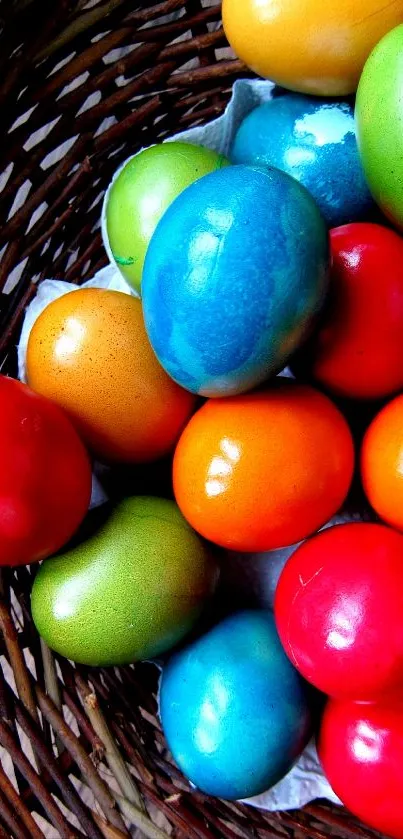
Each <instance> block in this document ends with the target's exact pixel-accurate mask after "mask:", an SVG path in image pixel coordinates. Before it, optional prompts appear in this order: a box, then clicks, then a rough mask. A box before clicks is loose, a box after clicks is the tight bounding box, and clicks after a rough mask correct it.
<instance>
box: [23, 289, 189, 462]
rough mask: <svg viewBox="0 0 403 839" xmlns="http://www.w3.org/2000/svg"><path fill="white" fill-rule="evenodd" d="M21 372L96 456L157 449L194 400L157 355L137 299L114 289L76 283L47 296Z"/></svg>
mask: <svg viewBox="0 0 403 839" xmlns="http://www.w3.org/2000/svg"><path fill="white" fill-rule="evenodd" d="M27 377H28V382H29V384H30V386H31V388H32V389H33V390H35V391H37V393H41V394H43V395H44V396H48V397H49V398H50V399H52V400H53V401H54V402H56V403H57V404H58V405H60V406H61V407H62V408H64V409H65V410H66V411H67V413H68V414H69V415H70V417H71V419H72V420H73V421H74V423H75V425H76V427H77V428H78V430H79V432H80V433H81V435H82V437H83V438H84V440H85V441H86V442H87V444H88V445H89V447H90V448H91V449H92V451H93V452H94V453H95V454H96V455H97V456H98V457H99V458H101V459H104V460H115V461H126V462H144V461H149V460H154V459H157V458H159V457H162V456H163V455H165V454H167V453H168V452H169V451H170V450H171V449H172V448H173V446H174V444H175V443H176V440H177V438H178V436H179V434H180V432H181V430H182V428H183V425H184V424H185V422H186V420H187V419H188V417H189V415H190V413H191V411H192V409H193V406H194V397H193V396H192V395H191V394H190V393H188V392H187V391H185V390H183V389H182V388H180V387H179V385H177V384H175V382H173V381H172V380H171V379H170V378H169V377H168V376H167V374H166V373H165V371H164V370H163V369H162V367H161V366H160V364H159V363H158V361H157V359H156V357H155V355H154V353H153V350H152V348H151V345H150V343H149V340H148V338H147V335H146V332H145V328H144V322H143V314H142V309H141V303H140V301H139V300H137V299H135V298H133V297H130V296H129V295H127V294H123V293H122V292H119V291H108V290H105V289H99V288H86V289H80V290H77V291H74V292H71V293H69V294H65V295H63V297H59V298H58V299H57V300H55V301H53V302H52V303H50V304H49V306H47V308H46V309H45V310H44V311H43V312H42V314H41V315H40V316H39V318H38V319H37V321H36V322H35V324H34V326H33V329H32V331H31V334H30V337H29V342H28V349H27Z"/></svg>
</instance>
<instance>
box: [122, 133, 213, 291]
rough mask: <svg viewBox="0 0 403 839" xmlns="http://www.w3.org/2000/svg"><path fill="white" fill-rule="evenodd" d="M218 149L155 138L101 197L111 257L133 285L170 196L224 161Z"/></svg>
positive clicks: (137, 288) (132, 159)
mask: <svg viewBox="0 0 403 839" xmlns="http://www.w3.org/2000/svg"><path fill="white" fill-rule="evenodd" d="M227 165H228V161H227V159H226V158H225V157H224V156H223V155H222V154H217V153H216V152H215V151H211V149H207V148H204V147H203V146H196V145H193V144H191V143H178V142H173V143H158V144H157V145H155V146H150V148H148V149H144V150H143V151H141V152H140V153H139V154H137V155H135V156H134V157H132V158H131V159H130V160H129V161H127V163H126V164H125V166H124V167H123V169H122V170H121V171H120V172H119V173H118V174H117V176H116V178H115V179H114V181H113V183H112V185H111V187H110V190H109V191H108V195H107V201H106V220H107V235H108V238H109V245H110V247H111V250H112V253H113V256H114V260H115V263H116V265H117V267H118V269H119V270H120V272H121V273H122V274H123V276H124V278H125V279H126V280H127V281H128V282H129V283H130V284H131V285H132V286H133V288H134V289H136V291H139V290H140V286H141V277H142V271H143V264H144V257H145V254H146V251H147V248H148V245H149V242H150V239H151V236H152V234H153V233H154V230H155V228H156V226H157V224H158V222H159V220H160V218H161V216H162V215H163V213H164V212H165V210H166V209H167V207H169V205H170V204H171V203H172V201H173V200H174V198H176V196H177V195H179V194H180V192H182V190H183V189H185V187H187V186H189V184H191V183H193V182H194V181H196V180H197V179H198V178H201V177H203V175H206V174H207V173H208V172H213V171H214V170H215V169H220V168H221V166H227Z"/></svg>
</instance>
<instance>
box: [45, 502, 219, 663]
mask: <svg viewBox="0 0 403 839" xmlns="http://www.w3.org/2000/svg"><path fill="white" fill-rule="evenodd" d="M217 579H218V567H217V564H216V562H215V560H214V559H213V557H212V555H211V553H210V551H209V549H208V548H207V546H206V544H205V543H204V542H203V541H202V540H201V539H200V538H199V537H198V536H197V535H196V533H195V532H194V531H193V530H192V529H191V527H190V526H189V525H188V524H187V522H186V521H185V519H184V518H183V516H182V515H181V513H180V511H179V509H178V507H177V506H176V504H174V502H173V501H168V500H165V499H160V498H147V497H138V498H129V499H126V500H125V501H123V502H121V503H120V504H119V506H118V507H116V509H115V510H114V512H113V513H112V514H111V516H110V517H109V518H108V519H107V521H106V523H105V524H104V525H103V527H102V528H101V529H100V530H99V531H98V532H97V533H96V534H95V536H93V537H91V538H90V539H89V540H88V541H86V542H84V543H83V544H81V545H79V546H78V547H75V548H74V549H72V550H70V551H68V552H67V553H65V554H63V555H61V556H57V557H55V558H53V559H49V560H46V561H45V562H44V563H43V564H42V566H41V568H40V569H39V572H38V574H37V577H36V579H35V582H34V586H33V590H32V598H31V607H32V616H33V619H34V623H35V626H36V628H37V630H38V632H39V633H40V635H41V636H42V638H44V640H45V641H46V643H47V644H48V646H49V647H51V649H53V650H55V651H56V652H58V653H60V654H61V655H63V656H65V657H66V658H69V659H71V660H73V661H76V662H79V663H81V664H89V665H97V666H108V665H121V664H128V663H130V662H134V661H139V660H143V659H149V658H153V657H155V656H158V655H160V654H161V653H164V652H165V651H166V650H168V649H170V648H171V647H172V646H174V645H175V644H177V643H178V642H179V641H180V640H181V639H182V638H183V637H184V636H185V635H186V634H187V633H188V632H189V630H190V629H191V628H192V627H193V625H194V623H195V622H196V620H197V619H198V618H199V616H200V614H201V612H202V610H203V607H204V605H205V602H206V599H207V598H208V597H209V596H210V595H211V594H212V592H213V591H214V588H215V584H216V582H217Z"/></svg>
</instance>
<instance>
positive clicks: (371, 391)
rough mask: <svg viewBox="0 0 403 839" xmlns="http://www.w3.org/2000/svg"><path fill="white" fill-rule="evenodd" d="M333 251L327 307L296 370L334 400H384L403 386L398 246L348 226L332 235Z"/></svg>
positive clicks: (365, 227) (376, 232)
mask: <svg viewBox="0 0 403 839" xmlns="http://www.w3.org/2000/svg"><path fill="white" fill-rule="evenodd" d="M330 248H331V254H332V269H331V274H330V293H329V297H328V301H327V305H326V307H325V310H324V311H323V313H322V317H321V319H320V322H319V324H318V329H317V330H316V331H315V334H314V335H313V336H312V340H310V341H308V343H307V344H306V345H305V346H304V347H303V348H302V350H301V352H299V353H298V354H297V356H296V357H295V359H293V363H292V368H293V371H294V373H295V374H296V375H297V376H298V375H299V374H300V373H302V374H303V375H304V376H305V375H306V374H308V376H312V378H313V379H315V380H316V381H317V382H319V383H320V384H321V385H323V386H324V387H326V388H327V389H328V390H329V391H331V392H333V393H335V394H337V395H338V396H342V397H347V398H354V399H382V398H383V397H386V396H389V395H391V394H393V393H395V392H396V391H398V390H400V389H401V388H402V387H403V365H402V358H403V239H402V238H401V237H400V236H399V235H398V234H397V233H395V232H394V231H393V230H389V229H388V228H386V227H382V226H381V225H380V224H367V223H364V224H362V223H357V224H346V225H344V226H343V227H337V228H334V230H331V232H330Z"/></svg>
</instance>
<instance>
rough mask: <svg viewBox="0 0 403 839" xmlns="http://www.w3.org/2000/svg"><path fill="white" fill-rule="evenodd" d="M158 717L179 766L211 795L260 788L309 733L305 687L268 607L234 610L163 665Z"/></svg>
mask: <svg viewBox="0 0 403 839" xmlns="http://www.w3.org/2000/svg"><path fill="white" fill-rule="evenodd" d="M160 716H161V722H162V726H163V730H164V733H165V737H166V740H167V743H168V746H169V748H170V750H171V752H172V754H173V756H174V759H175V760H176V762H177V764H178V766H179V767H180V769H181V770H182V772H183V773H184V774H185V775H186V776H187V778H189V779H190V781H191V782H192V783H193V784H194V785H195V786H196V787H198V788H199V789H200V790H202V791H203V792H205V793H206V794H208V795H213V796H217V797H219V798H225V799H229V800H235V799H239V798H249V797H251V796H254V795H258V794H260V793H262V792H265V791H266V790H267V789H269V788H270V787H272V786H273V785H274V784H276V783H277V782H278V781H279V780H280V779H281V778H283V777H284V775H286V774H287V772H288V771H289V770H290V769H291V767H292V765H293V763H294V762H295V761H296V760H297V758H298V757H299V755H300V754H301V752H302V750H303V749H304V747H305V745H306V744H307V742H308V740H309V738H310V735H311V733H312V713H311V704H310V694H309V693H308V688H307V686H306V684H305V682H304V681H303V680H302V679H301V677H300V676H299V674H298V673H297V671H296V670H295V669H294V667H293V666H292V664H291V662H290V661H289V659H288V658H287V656H286V654H285V652H284V650H283V648H282V646H281V644H280V640H279V637H278V635H277V631H276V628H275V624H274V619H273V616H272V614H271V613H270V612H263V611H245V612H240V613H238V614H235V615H233V616H231V617H229V618H227V619H226V620H224V621H223V622H222V623H220V624H218V626H216V627H215V628H214V629H212V630H210V632H208V633H207V634H206V635H205V636H204V637H202V638H200V639H199V640H197V641H196V642H194V643H193V644H191V645H190V646H188V647H187V648H186V649H184V650H182V651H180V652H179V653H177V654H175V655H174V656H173V657H172V658H171V660H170V661H169V662H168V664H167V665H166V666H165V668H164V671H163V674H162V680H161V688H160Z"/></svg>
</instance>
